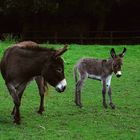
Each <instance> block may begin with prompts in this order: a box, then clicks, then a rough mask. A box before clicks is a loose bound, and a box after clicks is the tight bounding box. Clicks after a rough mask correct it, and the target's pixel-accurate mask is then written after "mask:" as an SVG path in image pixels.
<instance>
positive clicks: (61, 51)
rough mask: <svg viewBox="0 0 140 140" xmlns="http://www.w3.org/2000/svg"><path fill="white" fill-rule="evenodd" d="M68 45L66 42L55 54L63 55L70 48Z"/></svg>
mask: <svg viewBox="0 0 140 140" xmlns="http://www.w3.org/2000/svg"><path fill="white" fill-rule="evenodd" d="M67 47H68V45H67V44H65V46H64V48H62V49H59V50H57V51H56V54H55V56H56V57H58V56H61V55H62V54H63V53H64V52H66V51H67V50H68V48H67Z"/></svg>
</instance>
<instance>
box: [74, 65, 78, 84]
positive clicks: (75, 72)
mask: <svg viewBox="0 0 140 140" xmlns="http://www.w3.org/2000/svg"><path fill="white" fill-rule="evenodd" d="M73 75H74V79H75V82H76V83H77V81H78V77H77V65H75V66H74V70H73Z"/></svg>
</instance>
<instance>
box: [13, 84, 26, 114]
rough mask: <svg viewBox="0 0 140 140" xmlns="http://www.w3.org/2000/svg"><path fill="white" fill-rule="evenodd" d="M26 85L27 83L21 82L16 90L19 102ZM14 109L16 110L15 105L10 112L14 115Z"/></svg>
mask: <svg viewBox="0 0 140 140" xmlns="http://www.w3.org/2000/svg"><path fill="white" fill-rule="evenodd" d="M26 85H27V83H24V84H21V85H20V87H19V88H18V89H17V91H16V95H18V98H19V100H20V102H21V97H22V95H23V91H24V90H25V88H26ZM15 111H16V107H15V106H14V107H13V110H12V112H11V115H14V114H15Z"/></svg>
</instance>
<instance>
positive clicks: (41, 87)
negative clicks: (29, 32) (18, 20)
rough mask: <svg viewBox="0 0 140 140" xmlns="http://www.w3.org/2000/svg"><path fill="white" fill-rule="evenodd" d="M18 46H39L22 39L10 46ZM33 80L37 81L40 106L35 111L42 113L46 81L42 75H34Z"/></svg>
mask: <svg viewBox="0 0 140 140" xmlns="http://www.w3.org/2000/svg"><path fill="white" fill-rule="evenodd" d="M14 46H18V47H21V48H38V47H40V46H39V44H37V43H36V42H33V41H22V42H18V43H17V44H14V45H13V46H12V47H14ZM34 79H35V81H36V83H37V86H38V89H39V95H40V107H39V110H38V111H37V112H38V113H39V114H42V112H43V111H44V95H45V91H46V89H47V88H48V87H47V83H45V80H44V78H43V77H42V76H36V77H35V78H34ZM14 111H15V107H14V108H13V111H12V113H11V114H12V115H14Z"/></svg>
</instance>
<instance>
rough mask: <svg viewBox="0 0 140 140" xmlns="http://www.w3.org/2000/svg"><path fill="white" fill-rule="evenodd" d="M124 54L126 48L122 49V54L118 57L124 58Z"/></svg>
mask: <svg viewBox="0 0 140 140" xmlns="http://www.w3.org/2000/svg"><path fill="white" fill-rule="evenodd" d="M125 52H126V48H124V49H123V51H122V53H120V54H119V56H120V57H124V55H125Z"/></svg>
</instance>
